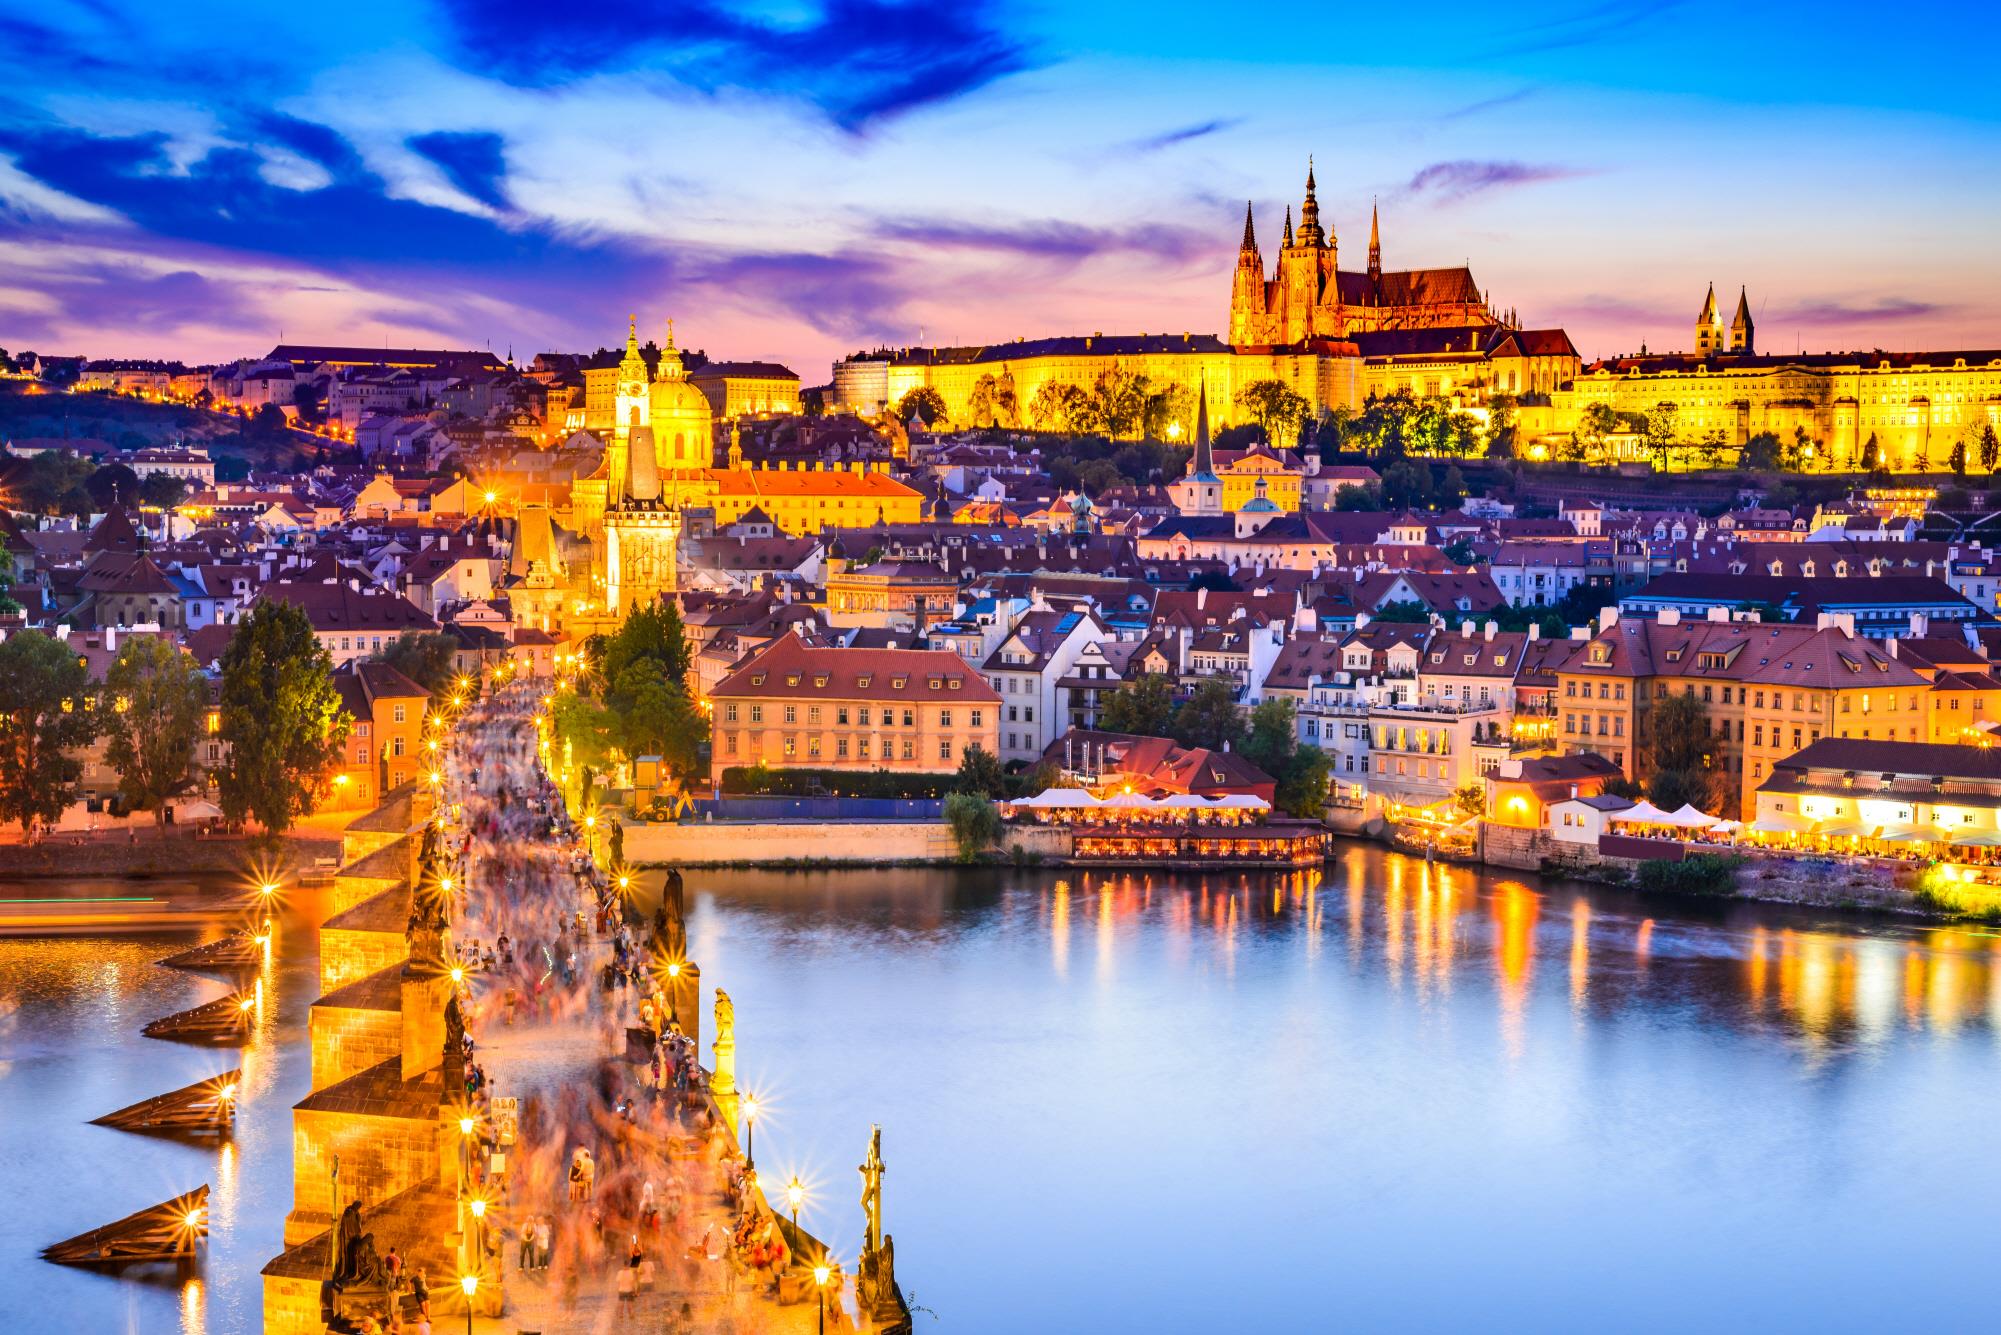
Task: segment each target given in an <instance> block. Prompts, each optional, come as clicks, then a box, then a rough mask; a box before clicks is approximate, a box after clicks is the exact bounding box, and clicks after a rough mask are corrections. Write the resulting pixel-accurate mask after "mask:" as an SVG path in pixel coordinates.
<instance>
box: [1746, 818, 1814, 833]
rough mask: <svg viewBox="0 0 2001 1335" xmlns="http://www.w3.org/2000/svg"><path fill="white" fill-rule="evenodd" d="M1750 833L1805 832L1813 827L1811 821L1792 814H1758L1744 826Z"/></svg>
mask: <svg viewBox="0 0 2001 1335" xmlns="http://www.w3.org/2000/svg"><path fill="white" fill-rule="evenodd" d="M1744 828H1745V829H1747V830H1749V831H1750V832H1751V833H1752V834H1805V833H1806V832H1807V831H1808V830H1810V829H1812V828H1813V825H1812V824H1811V822H1808V821H1803V820H1800V819H1798V818H1797V817H1793V816H1780V815H1776V814H1775V815H1770V816H1760V817H1758V819H1756V820H1754V821H1752V822H1751V823H1750V824H1749V825H1746V826H1745V827H1744Z"/></svg>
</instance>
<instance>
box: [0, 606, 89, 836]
mask: <svg viewBox="0 0 2001 1335" xmlns="http://www.w3.org/2000/svg"><path fill="white" fill-rule="evenodd" d="M90 694H91V692H90V675H89V674H88V673H87V672H85V671H84V668H83V664H82V663H81V662H80V661H79V660H78V658H77V656H76V655H75V654H74V653H72V652H71V651H70V650H69V649H67V648H65V647H64V646H63V645H61V644H59V643H57V642H56V641H55V640H53V639H50V638H49V637H48V636H47V635H44V634H42V632H40V631H38V630H24V631H17V632H15V633H14V634H12V635H9V636H8V637H7V639H6V640H5V641H4V642H0V820H7V821H15V822H18V823H19V825H20V826H21V835H22V837H23V838H24V839H27V840H29V841H33V839H34V838H35V836H36V833H37V832H38V831H39V830H40V829H41V828H42V827H43V826H47V825H53V824H54V823H55V822H56V821H57V820H59V819H60V818H61V817H62V814H63V808H64V807H67V806H68V805H69V804H70V803H71V802H72V801H73V800H74V799H75V794H76V783H77V780H78V779H79V778H80V777H82V775H83V762H82V761H81V760H80V759H78V758H77V757H76V755H75V754H73V753H74V752H75V751H76V750H78V749H79V748H81V747H84V746H87V745H89V744H90V742H91V741H92V740H93V739H94V738H95V737H96V736H97V732H98V718H97V713H96V711H95V710H93V709H91V708H90V707H89V706H90V703H91V701H90V699H89V697H90Z"/></svg>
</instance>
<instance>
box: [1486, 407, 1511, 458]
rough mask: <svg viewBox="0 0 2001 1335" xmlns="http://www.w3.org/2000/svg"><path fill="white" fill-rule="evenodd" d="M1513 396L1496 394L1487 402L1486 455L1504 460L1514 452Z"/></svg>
mask: <svg viewBox="0 0 2001 1335" xmlns="http://www.w3.org/2000/svg"><path fill="white" fill-rule="evenodd" d="M1515 407H1516V401H1515V396H1514V395H1512V394H1496V395H1495V396H1494V397H1493V398H1491V399H1489V400H1487V455H1488V457H1489V458H1493V459H1506V458H1509V457H1510V456H1512V455H1513V454H1514V452H1515Z"/></svg>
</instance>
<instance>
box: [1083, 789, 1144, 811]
mask: <svg viewBox="0 0 2001 1335" xmlns="http://www.w3.org/2000/svg"><path fill="white" fill-rule="evenodd" d="M1097 805H1098V806H1101V807H1122V808H1125V809H1126V810H1130V811H1151V810H1152V809H1153V808H1154V807H1155V806H1157V805H1158V803H1156V802H1155V801H1154V800H1153V799H1152V798H1150V797H1148V796H1146V795H1145V794H1143V793H1115V794H1113V795H1112V796H1111V797H1108V798H1106V799H1105V800H1104V801H1102V802H1099V803H1097Z"/></svg>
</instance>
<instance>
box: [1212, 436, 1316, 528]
mask: <svg viewBox="0 0 2001 1335" xmlns="http://www.w3.org/2000/svg"><path fill="white" fill-rule="evenodd" d="M1216 478H1217V480H1218V481H1220V482H1221V483H1222V484H1223V509H1224V511H1225V512H1227V513H1229V514H1235V513H1236V512H1237V511H1239V510H1241V509H1243V508H1244V507H1245V506H1247V505H1249V504H1250V503H1251V502H1252V501H1253V500H1255V499H1258V498H1259V497H1262V498H1264V499H1265V500H1268V501H1270V502H1271V503H1272V505H1273V506H1274V507H1276V508H1277V509H1279V510H1282V511H1284V512H1286V513H1287V514H1291V513H1293V512H1295V511H1297V510H1298V509H1299V493H1300V485H1301V482H1302V480H1303V478H1304V474H1303V473H1302V472H1301V471H1300V470H1299V469H1297V468H1295V467H1293V466H1292V465H1290V464H1288V463H1286V462H1285V460H1283V459H1281V458H1279V457H1278V456H1277V455H1275V454H1273V453H1272V452H1271V449H1270V448H1269V447H1268V446H1264V445H1258V446H1255V447H1253V448H1252V449H1248V450H1244V451H1242V452H1241V453H1239V454H1237V455H1236V456H1235V457H1234V458H1228V457H1225V458H1222V459H1221V460H1220V461H1219V462H1218V463H1217V464H1216Z"/></svg>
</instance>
